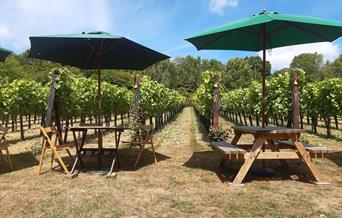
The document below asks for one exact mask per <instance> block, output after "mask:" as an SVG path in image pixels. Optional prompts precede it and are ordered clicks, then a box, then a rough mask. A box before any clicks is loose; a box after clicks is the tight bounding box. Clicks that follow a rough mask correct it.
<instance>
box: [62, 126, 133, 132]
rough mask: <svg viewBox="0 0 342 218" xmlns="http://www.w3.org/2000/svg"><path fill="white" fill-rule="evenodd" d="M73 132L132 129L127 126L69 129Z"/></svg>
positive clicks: (75, 127)
mask: <svg viewBox="0 0 342 218" xmlns="http://www.w3.org/2000/svg"><path fill="white" fill-rule="evenodd" d="M69 129H70V130H71V131H73V130H75V131H77V130H88V129H96V130H119V131H123V130H125V129H130V128H129V127H127V126H73V127H69Z"/></svg>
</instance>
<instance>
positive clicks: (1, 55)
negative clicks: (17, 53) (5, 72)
mask: <svg viewBox="0 0 342 218" xmlns="http://www.w3.org/2000/svg"><path fill="white" fill-rule="evenodd" d="M11 53H12V51H10V50H7V49H5V48H1V47H0V62H5V60H6V57H7V56H8V55H9V54H11Z"/></svg>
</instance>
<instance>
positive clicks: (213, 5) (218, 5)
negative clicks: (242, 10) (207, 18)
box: [209, 0, 239, 15]
mask: <svg viewBox="0 0 342 218" xmlns="http://www.w3.org/2000/svg"><path fill="white" fill-rule="evenodd" d="M238 4H239V0H210V2H209V9H210V11H212V12H214V13H217V14H219V15H223V9H224V8H226V7H236V6H238Z"/></svg>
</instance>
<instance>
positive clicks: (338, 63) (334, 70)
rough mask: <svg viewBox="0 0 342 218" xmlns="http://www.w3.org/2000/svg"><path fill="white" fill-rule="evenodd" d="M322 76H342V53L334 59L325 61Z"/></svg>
mask: <svg viewBox="0 0 342 218" xmlns="http://www.w3.org/2000/svg"><path fill="white" fill-rule="evenodd" d="M323 71H324V76H326V77H330V78H334V77H335V78H336V77H338V78H341V77H342V54H340V56H339V57H338V58H336V60H335V61H333V62H331V63H329V62H328V63H327V65H326V66H325V67H324V70H323Z"/></svg>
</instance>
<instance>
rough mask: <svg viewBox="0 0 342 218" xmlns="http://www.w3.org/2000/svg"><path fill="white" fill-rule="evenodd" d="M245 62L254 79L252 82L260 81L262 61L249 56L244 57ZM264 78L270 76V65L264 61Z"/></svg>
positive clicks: (256, 57) (257, 57)
mask: <svg viewBox="0 0 342 218" xmlns="http://www.w3.org/2000/svg"><path fill="white" fill-rule="evenodd" d="M245 60H246V61H247V62H248V63H249V65H250V66H251V68H252V70H253V72H254V78H253V80H258V81H261V75H262V59H261V57H259V56H250V57H245ZM265 74H266V76H269V75H271V63H270V62H269V61H266V73H265Z"/></svg>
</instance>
